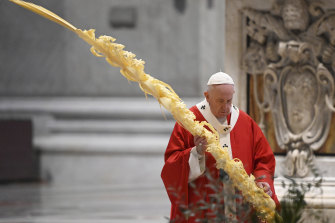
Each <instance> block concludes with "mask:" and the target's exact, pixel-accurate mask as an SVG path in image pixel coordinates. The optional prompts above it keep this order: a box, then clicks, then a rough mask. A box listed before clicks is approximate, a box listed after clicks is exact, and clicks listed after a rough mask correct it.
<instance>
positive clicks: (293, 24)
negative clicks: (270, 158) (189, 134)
mask: <svg viewBox="0 0 335 223" xmlns="http://www.w3.org/2000/svg"><path fill="white" fill-rule="evenodd" d="M31 2H33V3H35V4H37V5H40V6H42V7H44V8H47V9H49V10H50V11H52V12H54V13H56V14H57V15H59V16H60V17H62V18H63V19H65V20H66V21H68V22H70V23H71V24H73V25H74V26H75V27H77V28H79V29H82V30H89V29H95V35H96V36H100V35H108V36H112V37H113V38H115V39H116V40H115V42H117V43H119V44H122V45H124V46H125V49H126V50H127V51H130V52H132V53H134V54H136V58H138V59H141V60H143V61H144V62H145V64H144V67H145V72H146V73H147V74H150V75H151V76H153V77H155V78H157V79H158V80H160V81H163V82H165V83H167V84H168V85H170V86H171V87H172V88H173V90H174V91H175V92H176V94H177V95H179V97H180V98H181V100H182V101H183V102H184V103H185V104H186V106H187V107H188V108H189V107H191V106H193V105H194V104H196V103H198V102H199V101H200V100H203V92H204V90H205V89H206V82H207V80H208V78H209V77H210V75H212V74H213V73H216V72H218V71H223V72H226V73H228V74H229V75H231V76H232V78H233V79H234V80H235V95H234V100H233V103H234V105H236V106H237V107H239V109H241V110H243V111H245V112H246V113H248V114H249V115H250V116H251V117H252V118H253V119H254V120H255V121H256V123H257V124H258V125H259V127H260V128H261V129H262V131H263V133H264V135H265V136H266V138H267V140H268V141H269V143H270V146H271V148H272V150H273V152H274V154H275V158H276V172H275V176H274V182H275V189H276V193H277V196H278V198H279V200H280V199H283V198H284V197H285V196H287V191H288V188H289V185H292V182H294V183H295V185H297V187H298V188H299V185H305V184H306V185H309V188H308V190H306V191H305V192H306V194H304V195H305V196H304V201H306V204H307V205H306V207H305V208H304V212H303V220H302V221H301V222H306V223H308V222H324V221H322V220H324V219H327V220H328V222H334V221H335V189H334V188H335V171H334V169H335V164H334V163H335V162H334V161H335V157H334V155H335V128H334V126H335V31H334V30H335V0H324V1H322V2H320V1H318V0H271V1H268V0H195V1H191V0H141V1H138V0H97V1H90V0H58V1H53V0H31ZM0 27H1V35H0V59H1V60H0V61H1V66H0V95H1V96H0V131H1V137H0V145H1V146H0V223H8V222H20V223H31V222H36V223H42V222H43V223H49V222H50V223H51V222H64V223H75V222H90V223H91V222H97V223H99V222H101V223H105V222H106V223H107V222H112V223H113V222H115V223H116V222H118V223H130V222H143V223H144V222H146V223H150V222H155V223H158V222H162V223H163V222H169V220H168V218H169V214H170V201H169V198H168V196H167V194H166V191H165V188H164V185H163V182H162V179H161V176H160V175H161V170H162V167H163V165H164V152H165V149H166V146H167V143H168V141H169V137H170V134H171V132H172V130H173V127H174V124H175V119H174V117H173V115H171V113H169V111H168V110H167V109H165V108H164V107H163V106H161V105H160V104H159V103H158V101H157V100H156V99H155V98H154V97H152V96H151V95H147V94H145V92H143V91H142V90H141V88H140V87H139V85H138V84H137V83H136V82H133V81H129V80H127V79H126V78H125V77H124V76H122V74H121V73H120V69H119V68H118V67H113V66H111V65H110V64H109V63H108V62H107V61H106V60H105V59H104V58H98V57H96V56H94V55H92V53H91V52H90V47H91V46H90V45H89V44H87V43H86V42H84V41H83V40H82V39H80V38H78V36H77V35H75V34H74V33H73V32H71V31H69V30H68V29H66V28H64V27H62V26H60V25H59V24H56V23H54V22H52V21H49V20H47V19H45V18H43V17H41V16H39V15H37V14H34V13H33V12H31V11H29V10H26V9H24V8H22V7H20V6H18V5H16V4H14V3H13V2H11V1H9V0H1V1H0ZM284 185H286V186H284ZM301 187H303V186H301ZM311 215H313V216H314V217H315V216H317V217H319V218H318V219H319V220H318V221H317V220H315V218H313V217H311Z"/></svg>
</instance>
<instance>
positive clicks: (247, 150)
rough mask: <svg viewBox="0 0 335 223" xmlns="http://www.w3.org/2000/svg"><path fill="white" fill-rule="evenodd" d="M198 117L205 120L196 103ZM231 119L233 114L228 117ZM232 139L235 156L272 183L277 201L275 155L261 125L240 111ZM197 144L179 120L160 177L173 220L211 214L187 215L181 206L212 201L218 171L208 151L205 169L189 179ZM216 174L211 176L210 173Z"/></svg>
mask: <svg viewBox="0 0 335 223" xmlns="http://www.w3.org/2000/svg"><path fill="white" fill-rule="evenodd" d="M190 110H191V111H192V112H193V113H194V114H195V116H196V120H198V121H205V118H204V116H203V115H202V114H201V112H200V111H199V109H198V108H197V107H196V106H193V107H192V108H191V109H190ZM227 119H228V122H229V121H230V115H229V116H228V117H227ZM230 142H231V148H232V156H233V158H238V159H240V160H241V161H242V163H243V166H244V169H245V170H246V172H247V173H248V174H253V175H254V176H255V178H256V179H258V180H257V181H264V182H267V183H269V185H270V186H271V190H272V193H273V195H272V198H273V199H274V201H275V202H276V204H277V205H278V199H277V197H276V195H275V191H274V186H273V175H274V170H275V157H274V155H273V152H272V150H271V148H270V146H269V143H268V142H267V140H266V138H265V136H264V135H263V133H262V131H261V129H260V128H259V127H258V125H257V124H256V123H255V122H254V121H253V120H252V119H251V117H250V116H248V115H247V114H246V113H245V112H243V111H239V116H238V119H237V122H236V124H235V126H234V128H233V129H232V131H231V132H230ZM193 147H194V141H193V136H192V134H191V133H190V132H189V131H187V130H185V129H184V128H183V127H181V126H180V125H179V124H177V123H176V125H175V127H174V129H173V132H172V134H171V137H170V141H169V144H168V146H167V149H166V152H165V165H164V167H163V170H162V173H161V177H162V179H163V182H164V185H165V188H166V190H167V193H168V196H169V198H170V201H171V216H170V218H171V222H174V223H176V222H195V219H196V218H202V219H203V218H205V216H209V215H208V213H206V212H209V211H208V210H202V211H200V212H199V211H197V213H195V214H196V216H195V217H192V216H191V217H189V218H185V215H184V214H183V213H182V211H181V210H183V209H184V210H185V209H193V208H194V207H195V206H199V201H201V200H205V201H206V202H208V203H210V200H211V196H210V195H211V194H213V190H212V187H208V184H210V183H211V182H213V179H218V178H219V171H218V170H217V169H216V167H215V159H214V158H213V156H212V155H211V154H210V153H207V152H206V171H205V174H203V175H201V176H199V177H198V178H197V179H196V180H194V181H193V182H192V184H191V183H189V182H188V179H189V172H190V166H189V157H190V151H191V149H192V148H193ZM206 173H210V175H211V176H212V177H213V179H209V177H208V174H206Z"/></svg>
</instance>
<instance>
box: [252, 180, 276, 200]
mask: <svg viewBox="0 0 335 223" xmlns="http://www.w3.org/2000/svg"><path fill="white" fill-rule="evenodd" d="M256 185H257V186H258V187H259V188H262V189H263V190H264V192H265V193H267V194H268V195H269V196H270V197H272V191H271V187H270V185H269V184H268V183H267V182H257V183H256Z"/></svg>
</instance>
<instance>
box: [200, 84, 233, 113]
mask: <svg viewBox="0 0 335 223" xmlns="http://www.w3.org/2000/svg"><path fill="white" fill-rule="evenodd" d="M234 93H235V91H234V85H231V84H218V85H211V86H209V88H208V91H206V92H204V95H205V97H206V100H207V102H208V103H209V106H210V108H211V112H212V113H213V115H214V116H215V117H216V118H223V117H226V116H227V115H229V113H230V109H231V106H232V101H233V95H234Z"/></svg>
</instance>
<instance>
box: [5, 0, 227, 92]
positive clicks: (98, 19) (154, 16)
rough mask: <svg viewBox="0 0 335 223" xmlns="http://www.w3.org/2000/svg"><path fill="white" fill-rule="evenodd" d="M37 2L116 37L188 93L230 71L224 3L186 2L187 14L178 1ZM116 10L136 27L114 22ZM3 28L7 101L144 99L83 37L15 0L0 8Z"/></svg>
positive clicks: (178, 89) (156, 72) (150, 71)
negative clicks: (128, 12) (126, 12)
mask: <svg viewBox="0 0 335 223" xmlns="http://www.w3.org/2000/svg"><path fill="white" fill-rule="evenodd" d="M32 2H34V3H36V4H40V5H42V6H44V7H46V8H48V9H50V10H51V11H53V12H55V13H56V14H58V15H60V16H61V17H63V18H65V19H66V20H68V21H69V22H70V23H72V24H73V25H75V26H76V27H78V28H80V29H90V28H94V29H96V34H97V35H104V34H105V35H110V36H113V37H115V38H116V39H117V40H116V41H117V42H118V43H121V44H124V45H125V46H126V50H128V51H131V52H133V53H135V54H136V55H137V57H138V58H140V59H143V60H144V61H146V69H145V71H146V73H148V74H151V75H152V76H154V77H156V78H158V79H160V80H162V81H164V82H167V83H169V84H170V85H171V86H172V87H173V88H174V89H175V90H176V92H177V93H178V94H180V95H181V96H185V97H195V96H200V95H202V90H203V87H204V85H205V80H206V79H207V78H208V77H209V76H210V74H212V73H214V72H216V71H217V70H219V69H222V70H224V67H223V48H224V13H222V12H223V11H224V1H211V4H209V3H208V2H207V1H201V0H197V1H186V5H185V6H186V7H185V9H184V11H179V10H178V9H177V8H176V7H175V5H174V1H173V0H168V1H166V0H158V1H153V0H141V1H137V0H116V1H109V0H97V1H90V0H59V1H52V0H48V1H42V0H35V1H32ZM115 7H119V8H120V7H121V8H122V7H128V8H131V9H133V10H134V11H135V12H136V21H135V25H134V27H119V28H118V27H113V26H111V25H110V22H111V19H112V18H113V17H112V16H111V13H112V11H113V9H115ZM0 28H1V30H2V31H1V34H0V60H1V62H2V63H1V66H0V73H1V75H0V94H1V95H2V96H43V97H44V96H47V97H49V96H51V97H53V96H66V97H68V96H84V97H85V96H98V97H99V96H107V97H116V96H121V97H129V96H131V97H133V96H135V97H137V96H142V95H143V94H142V92H141V91H140V90H139V88H138V87H137V86H134V84H129V83H128V82H127V81H126V80H125V78H124V77H122V76H121V75H120V73H119V70H118V69H117V68H112V67H111V66H110V65H109V64H108V63H107V62H106V61H104V59H102V58H96V57H95V56H93V55H92V54H91V53H90V52H89V46H88V45H87V44H86V43H85V42H83V41H82V40H81V39H79V38H78V37H77V36H76V35H75V34H73V33H71V32H69V31H68V30H66V29H65V28H63V27H61V26H59V25H57V24H55V23H52V22H50V21H48V20H46V19H43V18H41V17H40V16H38V15H35V14H33V13H31V12H29V11H27V10H25V9H22V8H21V7H19V6H16V5H14V4H12V3H10V2H9V1H4V0H3V1H1V3H0Z"/></svg>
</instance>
